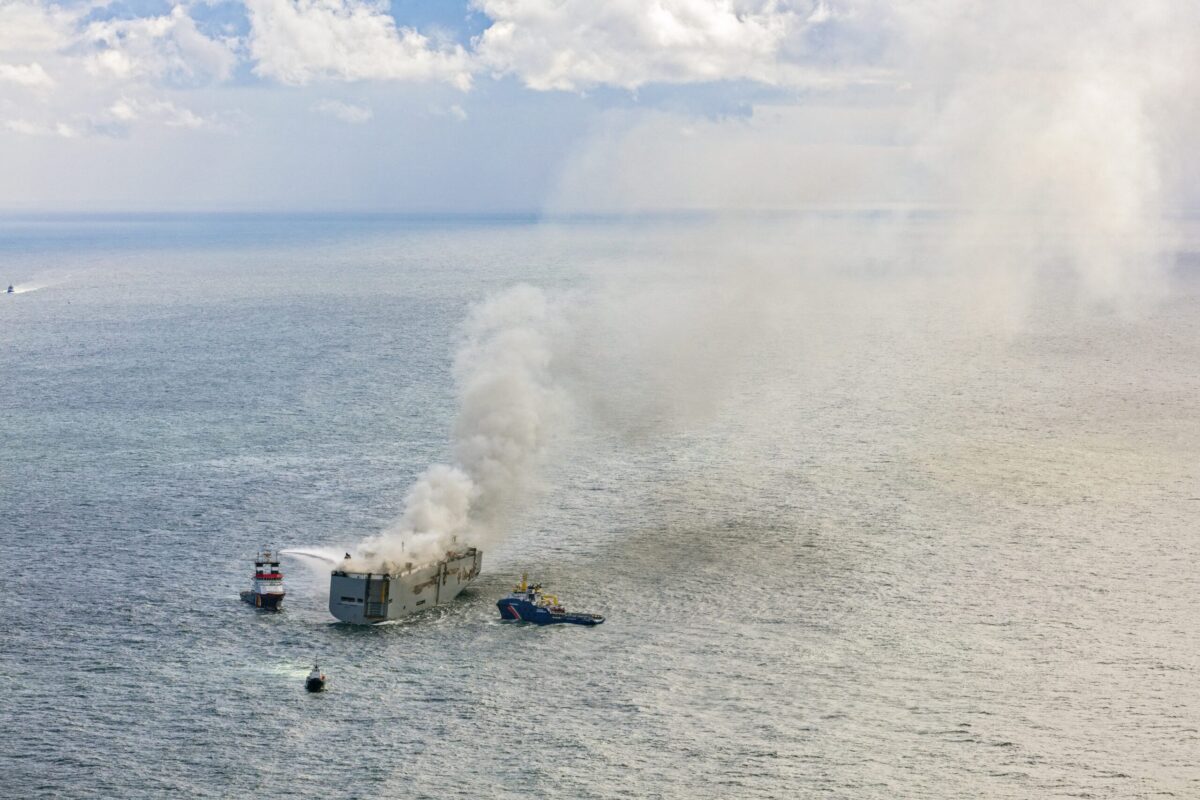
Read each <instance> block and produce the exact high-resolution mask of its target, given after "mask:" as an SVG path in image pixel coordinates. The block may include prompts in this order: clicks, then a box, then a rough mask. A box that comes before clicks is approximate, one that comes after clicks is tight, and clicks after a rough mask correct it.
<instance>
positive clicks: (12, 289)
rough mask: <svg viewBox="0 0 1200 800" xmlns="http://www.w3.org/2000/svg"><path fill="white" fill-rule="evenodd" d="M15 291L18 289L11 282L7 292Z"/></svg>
mask: <svg viewBox="0 0 1200 800" xmlns="http://www.w3.org/2000/svg"><path fill="white" fill-rule="evenodd" d="M15 291H16V289H14V288H13V285H12V284H11V283H10V284H9V285H8V291H7V292H6V294H12V293H13V292H15Z"/></svg>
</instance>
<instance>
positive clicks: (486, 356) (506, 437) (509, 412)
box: [351, 286, 564, 571]
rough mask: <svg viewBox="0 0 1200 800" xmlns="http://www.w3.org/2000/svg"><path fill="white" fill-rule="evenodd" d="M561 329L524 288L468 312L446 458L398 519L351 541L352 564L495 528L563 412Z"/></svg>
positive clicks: (493, 532) (428, 554)
mask: <svg viewBox="0 0 1200 800" xmlns="http://www.w3.org/2000/svg"><path fill="white" fill-rule="evenodd" d="M561 329H562V323H561V310H560V308H559V307H558V305H557V304H556V303H555V302H554V301H553V299H552V298H551V297H550V296H548V295H547V294H546V293H545V292H543V291H541V290H539V289H536V288H533V287H529V286H520V287H517V288H514V289H510V290H508V291H505V292H503V293H500V294H497V295H495V296H493V297H491V298H488V299H487V300H485V301H483V302H481V303H480V304H478V305H476V306H475V307H474V308H473V309H472V310H471V313H470V316H469V318H468V319H467V321H466V324H465V325H464V328H463V341H462V344H461V346H460V348H459V351H458V354H457V356H456V359H455V365H454V375H455V383H456V386H457V390H458V396H459V411H458V418H457V420H456V422H455V426H454V447H453V456H454V457H453V463H450V464H434V465H432V466H430V467H429V468H427V469H426V470H425V471H424V472H423V473H422V474H421V475H420V476H419V477H418V478H417V479H416V481H415V482H414V483H413V485H412V486H411V487H410V488H409V490H408V493H407V494H406V496H405V499H404V511H403V513H402V514H401V516H400V519H399V520H397V522H396V523H395V524H394V525H393V526H391V527H390V528H388V529H387V530H385V531H383V532H382V533H380V534H378V535H376V536H372V537H370V538H367V539H364V540H363V541H362V542H361V543H360V544H359V545H358V546H357V547H356V548H355V550H354V552H353V553H352V554H351V555H352V559H351V561H352V566H353V567H354V568H356V569H364V570H366V569H371V570H376V571H384V570H392V569H395V568H397V567H399V566H401V565H403V564H404V563H406V562H415V563H420V562H421V561H424V560H428V559H430V558H435V557H437V556H439V555H441V554H442V553H444V552H445V551H446V550H448V549H452V548H454V547H456V546H465V545H468V544H471V545H475V544H484V543H487V542H488V541H491V540H494V539H495V538H496V537H498V536H499V535H501V534H502V532H503V530H504V526H505V523H506V522H508V521H510V520H511V519H512V518H513V516H514V515H515V514H517V513H519V511H520V510H521V508H522V506H523V504H524V500H525V498H526V497H527V496H528V493H529V491H530V490H531V488H532V485H533V483H534V480H535V471H536V467H537V465H538V463H539V462H540V461H541V459H542V458H543V456H544V454H545V451H546V448H547V445H548V444H549V441H550V439H551V437H552V432H553V430H554V427H555V424H556V423H557V422H558V421H559V420H561V419H562V418H563V416H564V415H563V413H562V404H563V402H564V397H563V395H562V393H561V391H559V390H558V389H557V388H556V387H555V384H554V380H553V369H554V362H555V347H554V343H555V341H556V338H557V336H556V334H558V333H560V332H561Z"/></svg>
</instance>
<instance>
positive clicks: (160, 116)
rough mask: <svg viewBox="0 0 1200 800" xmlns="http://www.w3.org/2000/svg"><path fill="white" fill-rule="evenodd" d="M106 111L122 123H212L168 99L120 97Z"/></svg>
mask: <svg viewBox="0 0 1200 800" xmlns="http://www.w3.org/2000/svg"><path fill="white" fill-rule="evenodd" d="M108 113H109V114H110V115H111V116H112V117H113V119H115V120H117V121H118V122H122V123H130V122H138V121H142V122H153V123H158V124H160V125H166V126H167V127H170V128H203V127H207V126H210V125H211V124H212V123H211V121H210V120H208V119H205V118H204V117H202V116H200V115H199V114H197V113H195V112H194V111H191V110H190V109H186V108H180V107H179V106H177V105H175V104H174V103H172V102H171V101H169V100H137V99H131V98H127V97H122V98H121V99H120V100H118V101H117V102H115V103H113V104H112V106H110V107H109V109H108Z"/></svg>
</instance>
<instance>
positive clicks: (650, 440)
mask: <svg viewBox="0 0 1200 800" xmlns="http://www.w3.org/2000/svg"><path fill="white" fill-rule="evenodd" d="M844 223H845V221H844V220H843V221H842V222H841V223H839V224H844ZM773 224H780V223H779V221H775V222H774V223H773ZM708 227H709V222H708V221H706V220H704V219H684V220H658V221H638V222H631V221H629V220H615V221H614V220H558V221H545V220H542V221H539V220H536V219H527V218H516V217H512V218H438V217H422V218H412V217H408V218H404V217H383V216H381V217H363V216H340V217H339V216H325V217H303V216H288V217H271V216H255V215H244V216H196V217H186V216H184V217H162V216H145V217H29V216H26V217H14V218H6V219H4V220H3V221H2V222H0V283H5V284H7V283H13V284H15V286H16V288H17V289H18V290H20V293H19V294H14V295H10V296H0V441H2V444H0V565H2V569H3V573H2V574H3V577H2V579H0V615H2V617H3V626H2V627H0V698H3V699H2V700H0V795H3V796H6V797H89V798H90V797H113V798H140V797H163V796H171V797H249V796H253V795H266V796H278V797H306V798H327V797H385V796H386V797H428V798H450V797H462V798H477V797H481V796H485V797H495V798H510V797H511V798H518V797H521V798H525V797H596V798H610V797H611V798H617V797H630V798H696V797H722V798H726V797H728V798H734V797H737V798H796V797H846V798H895V797H906V798H961V797H991V798H1028V797H1059V796H1061V797H1088V796H1090V797H1113V798H1116V797H1149V796H1175V797H1196V796H1200V732H1198V728H1200V640H1198V638H1197V628H1196V619H1197V617H1196V609H1197V607H1200V581H1198V580H1197V577H1196V564H1197V563H1198V560H1200V525H1198V523H1200V470H1198V468H1197V463H1200V459H1197V455H1196V454H1197V453H1198V452H1200V414H1198V412H1200V400H1198V398H1200V280H1197V275H1196V271H1195V268H1194V265H1192V264H1191V262H1188V261H1187V259H1186V258H1182V259H1176V260H1175V261H1173V262H1172V266H1171V267H1170V270H1169V271H1168V274H1167V275H1166V276H1165V277H1164V278H1163V281H1164V282H1165V286H1166V290H1165V291H1164V292H1163V293H1162V295H1161V296H1160V297H1158V298H1157V299H1155V300H1154V302H1152V303H1149V304H1147V305H1145V306H1143V307H1141V308H1139V309H1138V310H1136V312H1135V313H1112V312H1109V311H1105V310H1104V309H1091V308H1090V307H1080V306H1079V305H1078V304H1073V303H1071V302H1067V301H1065V300H1061V298H1058V299H1056V297H1055V296H1053V294H1052V295H1051V296H1034V297H1032V298H1025V299H1024V300H1023V301H1022V302H1023V303H1024V305H1023V306H1022V307H1021V308H1020V309H1019V311H1018V313H1017V314H1016V321H1015V322H1014V321H1013V319H1012V318H1011V316H1010V315H1009V314H1008V312H1007V311H1005V312H1004V313H1003V314H999V315H993V316H999V317H1003V318H1004V319H1003V320H1001V322H998V323H997V324H995V325H993V324H991V323H989V322H987V319H989V316H988V315H989V314H992V311H993V310H994V308H993V307H991V306H988V307H987V310H985V311H980V308H981V307H977V306H974V305H972V304H973V303H974V300H975V299H977V295H976V294H972V292H971V291H970V290H969V287H968V289H967V290H964V291H953V290H951V288H950V287H954V286H961V284H958V283H955V282H954V281H944V280H942V278H940V277H937V276H929V275H917V276H916V277H914V276H912V275H909V276H907V277H904V278H896V277H895V276H894V275H892V274H890V273H889V272H888V266H887V263H886V258H884V261H883V262H882V266H881V265H880V262H878V260H876V261H873V262H872V264H874V266H871V265H870V264H868V265H867V266H866V267H863V265H859V266H860V267H861V268H859V269H857V270H851V271H849V272H843V273H839V274H837V275H832V276H831V275H828V274H821V275H820V276H819V277H814V273H813V272H811V270H810V271H809V272H806V273H805V274H806V275H807V277H806V278H805V279H804V280H802V281H799V282H798V283H792V282H787V281H785V283H786V284H787V285H788V286H790V287H791V288H792V289H794V290H795V291H794V293H789V292H785V293H783V294H777V295H776V296H774V297H771V296H768V297H767V298H766V300H765V301H764V300H763V298H762V297H761V296H758V295H754V294H753V291H752V290H751V291H750V294H747V295H746V297H749V298H750V299H748V300H746V301H745V302H746V303H747V304H749V306H750V307H746V308H745V312H746V313H745V314H744V315H741V314H739V313H738V310H739V309H740V308H742V307H743V305H742V302H743V301H742V295H740V294H738V293H737V292H732V293H720V292H718V293H717V294H718V295H720V296H722V297H724V298H725V299H724V300H723V301H722V302H723V303H727V306H724V307H723V308H724V310H723V311H720V312H719V313H714V312H713V310H712V308H711V307H709V306H708V305H705V304H703V303H701V304H700V305H699V306H693V305H689V304H688V303H686V302H681V303H680V304H679V305H678V306H672V304H671V302H670V301H669V300H667V301H666V302H665V303H664V304H661V305H660V304H658V303H656V302H654V301H648V302H645V303H642V304H640V305H639V304H636V303H635V304H634V305H633V306H632V307H631V308H629V309H627V310H628V312H629V314H630V316H629V318H628V325H629V330H631V331H633V332H634V333H635V334H636V335H632V336H630V337H628V339H629V340H627V341H624V340H623V341H619V342H618V341H616V340H617V339H619V338H620V335H619V333H613V332H614V331H619V330H620V329H621V326H620V325H615V326H610V327H607V328H604V327H602V328H601V330H604V331H607V332H608V333H609V334H611V335H612V338H613V339H614V350H613V352H612V355H611V358H610V359H609V360H608V362H606V363H603V364H598V365H592V366H595V369H594V370H592V371H591V372H589V373H588V374H587V375H583V373H584V372H588V370H589V369H591V367H590V366H586V365H577V370H576V373H577V374H576V375H575V378H576V383H575V392H576V394H575V408H574V411H573V413H572V415H571V424H570V425H569V426H565V427H564V428H563V429H562V430H561V431H560V432H559V433H558V434H556V440H555V441H554V442H553V443H552V445H553V446H552V447H551V448H550V453H549V455H548V457H547V462H546V464H545V465H544V469H543V471H542V474H541V475H540V476H539V482H540V484H539V488H538V490H537V491H536V492H534V494H533V496H532V498H531V501H530V503H529V506H528V507H527V508H526V509H525V510H524V512H523V513H522V514H520V515H519V516H517V517H515V518H514V521H513V522H512V530H510V531H506V532H505V533H506V534H507V535H506V536H505V537H504V538H503V540H502V541H501V542H499V543H497V544H495V545H494V546H492V547H490V548H489V549H488V550H487V552H485V555H484V573H483V575H482V576H481V577H480V579H479V580H478V581H477V582H476V583H475V584H474V586H473V587H472V588H471V589H469V590H468V591H467V592H465V593H464V594H463V595H462V596H461V597H460V598H459V600H458V601H457V602H455V603H453V604H451V605H448V606H445V607H441V608H437V609H434V610H433V611H431V612H429V613H426V614H424V615H420V616H415V617H412V618H411V619H409V620H406V621H405V622H403V623H401V624H392V625H385V626H379V627H372V628H363V627H351V626H346V625H341V624H336V622H335V621H334V620H333V618H332V617H331V616H330V615H329V614H328V612H327V610H326V601H327V597H326V592H327V586H328V576H327V572H326V571H324V570H325V568H324V567H322V566H321V565H320V564H319V563H311V562H304V561H301V560H297V559H294V558H285V560H284V562H283V566H284V569H285V572H286V578H287V589H288V596H287V599H286V601H285V609H286V610H285V611H284V612H282V613H279V614H264V613H259V612H256V611H254V610H253V609H251V608H249V607H247V606H246V605H245V604H242V603H240V602H239V600H238V592H239V591H240V590H242V589H245V588H248V584H249V579H250V574H251V570H252V559H253V556H254V554H255V552H256V551H257V550H258V549H259V548H260V547H262V546H267V545H269V546H272V547H278V548H287V547H312V546H316V547H331V548H343V547H349V546H352V545H353V544H354V543H355V542H356V541H358V540H359V539H361V538H362V537H364V536H368V535H371V534H374V533H376V532H378V531H379V530H380V529H382V528H384V527H386V526H387V525H388V523H389V522H391V521H392V520H393V519H394V518H395V517H396V516H397V514H398V513H399V511H400V509H401V506H402V501H403V496H404V492H405V490H406V488H407V487H408V485H409V483H410V482H411V480H412V479H413V478H414V476H416V475H417V474H418V473H419V472H420V471H421V470H422V469H424V468H425V467H426V466H427V465H429V464H430V463H433V462H435V461H438V460H444V459H446V458H448V457H449V456H450V455H451V453H450V442H451V437H452V429H453V421H454V414H455V402H456V396H455V388H454V383H453V375H452V364H453V356H454V351H455V347H456V341H457V340H456V336H457V331H458V327H459V325H460V324H461V322H462V320H463V319H464V317H465V316H466V314H467V313H468V310H469V308H470V305H471V304H472V303H474V302H477V301H479V300H481V299H483V298H484V297H486V296H488V295H489V294H491V293H493V292H496V291H500V290H503V289H505V288H508V287H510V286H513V285H517V284H531V285H534V286H538V287H541V288H544V289H546V290H548V291H551V292H561V293H564V295H565V296H566V295H569V296H571V297H572V298H574V299H573V300H572V302H574V303H576V304H577V305H578V304H580V303H583V304H586V302H587V297H588V293H589V292H591V291H594V290H595V287H598V286H610V287H611V286H613V285H625V284H629V283H634V284H636V283H637V282H638V281H643V282H645V281H651V280H653V281H655V282H656V283H655V286H656V287H657V288H656V289H655V291H658V292H661V294H660V295H659V296H661V297H663V298H672V297H689V296H691V295H689V291H690V289H689V286H690V284H691V283H694V282H697V281H710V280H713V274H712V273H713V270H712V269H709V266H711V265H709V263H708V261H707V249H706V247H705V246H704V245H703V242H704V241H706V238H705V237H706V236H708V235H709V233H710V232H709V231H708ZM815 227H816V228H817V229H819V228H820V225H819V224H817V225H816V226H815ZM721 236H722V239H723V240H724V241H726V243H727V245H726V246H727V249H728V250H731V251H732V252H734V253H737V252H738V249H739V245H738V242H739V241H744V242H745V247H746V250H747V252H751V251H753V250H754V245H755V242H756V241H757V240H756V238H755V237H754V236H753V235H752V234H748V235H746V236H745V237H744V239H738V234H737V233H736V232H732V233H731V232H729V231H725V232H723V233H722V234H721ZM729 241H732V242H733V244H732V245H729V244H728V242H729ZM689 242H696V243H699V244H688V243H689ZM754 258H756V259H759V260H761V259H764V258H765V259H767V260H769V261H771V262H772V264H774V263H775V262H779V263H782V264H783V265H784V268H785V271H786V268H788V265H789V264H790V262H788V261H787V257H786V251H784V254H783V255H780V254H779V253H776V252H772V253H770V254H768V255H765V256H764V255H763V254H762V253H759V254H758V255H756V256H754ZM732 261H733V262H736V261H737V259H736V258H733V259H732ZM664 264H667V265H670V269H665V270H664V271H663V272H662V274H655V270H656V269H659V268H660V267H661V266H662V265H664ZM697 265H699V266H697ZM727 268H728V266H727V265H726V266H722V267H721V269H722V270H724V269H727ZM734 268H740V266H739V265H738V264H737V263H734ZM774 269H775V268H774V267H772V270H774ZM770 274H772V275H776V274H777V272H776V271H771V272H770ZM719 280H724V278H720V279H719ZM735 284H736V281H735ZM739 285H740V284H739ZM664 287H665V288H664ZM931 287H933V288H931ZM743 288H744V287H743ZM617 296H621V295H620V294H619V292H618V295H617ZM704 296H708V295H704ZM581 298H582V299H581ZM973 298H974V299H973ZM1060 300H1061V302H1060ZM709 305H711V304H709ZM725 311H730V312H731V313H729V314H727V313H725ZM980 319H983V320H984V322H980ZM598 338H599V339H601V340H603V338H604V337H598ZM637 340H644V341H637ZM725 342H730V343H731V344H729V346H728V347H726V346H724V344H723V343H725ZM604 344H605V342H604V341H598V342H592V343H591V346H590V347H587V348H581V350H580V352H592V353H604V352H606V351H605V349H604V347H603V345H604ZM645 351H648V352H651V353H653V354H655V357H654V358H648V359H645V360H642V359H641V356H640V355H639V354H640V353H642V352H645ZM682 363H686V364H687V365H688V366H687V368H686V369H683V368H678V367H677V365H679V364H682ZM581 375H583V377H581ZM663 375H665V376H666V378H665V379H663V378H662V376H663ZM605 382H608V384H609V386H610V387H611V392H600V391H599V389H598V388H597V387H601V386H603V385H604V384H605ZM581 394H582V396H581ZM601 395H603V396H601ZM522 572H528V573H529V574H530V576H531V578H534V579H536V580H538V581H540V582H543V583H545V584H546V585H547V587H548V589H549V590H551V591H555V592H557V593H558V595H559V596H560V598H562V600H563V601H564V602H565V603H566V604H567V605H568V607H570V608H573V609H576V610H581V611H587V612H595V613H602V614H604V615H605V616H606V617H607V622H606V623H605V624H604V625H603V626H599V627H597V628H594V629H587V628H577V627H573V626H552V627H545V628H539V627H525V626H519V625H511V624H502V623H501V622H500V621H499V616H498V613H497V611H496V607H495V600H496V598H497V597H499V596H500V595H502V594H503V593H505V592H506V591H507V590H508V588H509V587H510V585H511V584H512V583H513V582H514V581H516V580H518V579H519V577H520V574H521V573H522ZM314 662H320V664H321V666H322V668H323V669H324V671H325V672H326V673H327V674H328V676H329V679H330V682H329V690H328V691H327V692H326V693H324V694H321V695H309V694H307V693H306V692H305V691H304V686H303V679H304V676H305V674H306V673H307V671H308V669H309V668H310V667H311V665H312V664H313V663H314Z"/></svg>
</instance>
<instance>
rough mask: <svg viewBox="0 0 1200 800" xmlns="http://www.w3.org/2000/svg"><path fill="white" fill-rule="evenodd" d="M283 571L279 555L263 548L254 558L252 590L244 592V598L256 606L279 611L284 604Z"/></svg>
mask: <svg viewBox="0 0 1200 800" xmlns="http://www.w3.org/2000/svg"><path fill="white" fill-rule="evenodd" d="M285 594H286V592H284V590H283V573H282V572H281V571H280V570H279V556H278V555H277V554H276V553H274V552H272V551H270V550H263V551H262V552H260V553H259V554H258V556H256V557H255V559H254V577H253V578H251V580H250V591H248V592H242V599H243V600H245V601H246V602H247V603H249V604H250V605H252V606H254V607H255V608H266V609H269V610H271V611H277V610H279V608H280V607H281V606H282V605H283V596H284V595H285Z"/></svg>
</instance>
